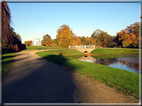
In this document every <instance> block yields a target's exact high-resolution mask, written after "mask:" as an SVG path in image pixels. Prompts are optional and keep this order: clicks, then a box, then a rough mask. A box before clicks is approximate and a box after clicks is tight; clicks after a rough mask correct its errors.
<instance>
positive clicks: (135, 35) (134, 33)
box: [117, 22, 139, 45]
mask: <svg viewBox="0 0 142 106" xmlns="http://www.w3.org/2000/svg"><path fill="white" fill-rule="evenodd" d="M117 37H118V41H119V42H122V41H123V40H125V41H126V42H127V43H128V44H129V45H132V44H134V43H136V44H137V45H139V23H138V22H137V23H134V24H132V25H130V26H127V28H126V29H125V30H121V31H120V32H118V33H117Z"/></svg>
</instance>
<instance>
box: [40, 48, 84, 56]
mask: <svg viewBox="0 0 142 106" xmlns="http://www.w3.org/2000/svg"><path fill="white" fill-rule="evenodd" d="M41 54H42V55H50V54H53V55H60V56H79V55H81V56H82V55H84V53H82V52H79V51H78V50H76V49H60V50H50V51H43V52H41Z"/></svg>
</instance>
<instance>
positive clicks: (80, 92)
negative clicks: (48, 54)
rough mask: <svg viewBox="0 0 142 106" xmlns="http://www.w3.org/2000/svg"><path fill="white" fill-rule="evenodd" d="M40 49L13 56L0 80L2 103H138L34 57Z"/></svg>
mask: <svg viewBox="0 0 142 106" xmlns="http://www.w3.org/2000/svg"><path fill="white" fill-rule="evenodd" d="M38 51H42V50H24V51H21V52H18V53H16V55H15V57H14V64H13V66H12V68H11V69H10V72H9V74H8V76H7V77H5V78H4V79H3V81H2V101H3V103H138V102H139V100H138V99H135V98H134V97H132V96H129V95H126V94H122V93H119V92H118V91H117V90H115V89H113V88H110V87H107V86H106V85H104V84H101V83H99V82H96V81H92V80H90V79H89V78H84V77H83V76H81V75H80V74H78V73H76V72H73V71H72V70H70V69H68V68H66V67H64V66H60V65H58V64H55V63H53V62H50V61H47V60H46V59H43V58H41V57H40V56H38V55H36V54H35V52H38Z"/></svg>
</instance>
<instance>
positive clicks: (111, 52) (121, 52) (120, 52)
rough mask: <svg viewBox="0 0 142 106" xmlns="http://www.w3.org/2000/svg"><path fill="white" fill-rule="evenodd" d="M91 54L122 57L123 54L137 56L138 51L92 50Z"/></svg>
mask: <svg viewBox="0 0 142 106" xmlns="http://www.w3.org/2000/svg"><path fill="white" fill-rule="evenodd" d="M91 54H109V55H112V54H113V55H123V54H139V49H105V48H101V49H94V50H93V51H92V52H91Z"/></svg>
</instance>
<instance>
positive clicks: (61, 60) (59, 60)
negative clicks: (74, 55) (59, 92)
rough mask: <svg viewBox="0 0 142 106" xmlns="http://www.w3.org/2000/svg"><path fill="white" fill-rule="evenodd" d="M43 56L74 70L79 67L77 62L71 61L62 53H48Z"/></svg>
mask: <svg viewBox="0 0 142 106" xmlns="http://www.w3.org/2000/svg"><path fill="white" fill-rule="evenodd" d="M43 58H45V59H47V60H49V61H53V62H55V63H57V64H59V65H62V66H66V67H68V68H70V69H71V70H74V69H76V67H77V66H76V65H75V64H73V63H71V62H70V61H69V59H68V58H67V57H64V56H62V54H59V55H47V56H44V57H43Z"/></svg>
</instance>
